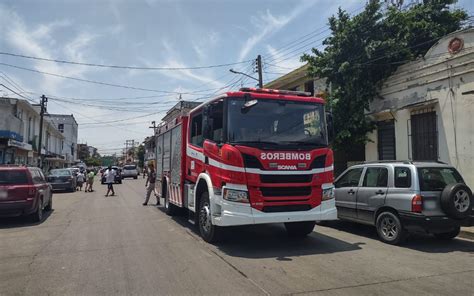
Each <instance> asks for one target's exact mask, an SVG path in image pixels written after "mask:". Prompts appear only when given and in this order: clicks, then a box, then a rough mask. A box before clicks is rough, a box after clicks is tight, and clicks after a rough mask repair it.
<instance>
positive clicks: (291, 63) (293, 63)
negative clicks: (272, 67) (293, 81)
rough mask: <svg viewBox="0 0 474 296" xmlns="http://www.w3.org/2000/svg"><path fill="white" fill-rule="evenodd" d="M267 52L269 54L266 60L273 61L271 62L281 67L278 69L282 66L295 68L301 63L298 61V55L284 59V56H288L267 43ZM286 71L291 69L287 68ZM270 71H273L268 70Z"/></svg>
mask: <svg viewBox="0 0 474 296" xmlns="http://www.w3.org/2000/svg"><path fill="white" fill-rule="evenodd" d="M267 52H268V54H269V57H268V60H271V61H274V62H272V63H274V64H278V66H280V67H281V68H280V69H282V68H290V69H296V68H298V67H300V66H301V65H302V64H303V63H301V61H300V56H299V55H298V56H295V57H292V58H290V59H287V60H285V59H286V58H288V56H285V55H282V54H281V52H278V50H276V49H275V48H274V47H272V46H271V45H267ZM280 59H281V61H280ZM286 71H288V72H289V71H291V70H289V69H287V70H286ZM270 72H275V71H270ZM277 72H282V71H281V70H279V71H277Z"/></svg>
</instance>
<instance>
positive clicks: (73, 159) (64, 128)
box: [47, 114, 79, 166]
mask: <svg viewBox="0 0 474 296" xmlns="http://www.w3.org/2000/svg"><path fill="white" fill-rule="evenodd" d="M47 117H48V118H49V120H50V121H51V122H52V123H53V124H54V125H55V126H56V129H57V130H58V131H59V132H60V133H62V134H63V136H64V143H62V145H61V148H62V151H61V154H62V155H64V157H65V164H66V165H67V166H72V165H73V164H75V163H77V162H78V157H77V134H78V128H79V126H78V124H77V121H76V119H75V118H74V115H72V114H71V115H64V114H47Z"/></svg>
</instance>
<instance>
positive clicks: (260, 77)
mask: <svg viewBox="0 0 474 296" xmlns="http://www.w3.org/2000/svg"><path fill="white" fill-rule="evenodd" d="M257 72H258V87H259V88H263V74H262V56H261V55H258V56H257Z"/></svg>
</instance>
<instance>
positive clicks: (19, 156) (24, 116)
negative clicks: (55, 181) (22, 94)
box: [0, 98, 64, 170]
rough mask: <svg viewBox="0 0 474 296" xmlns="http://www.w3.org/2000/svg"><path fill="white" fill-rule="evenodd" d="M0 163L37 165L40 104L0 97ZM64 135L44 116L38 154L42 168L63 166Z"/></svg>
mask: <svg viewBox="0 0 474 296" xmlns="http://www.w3.org/2000/svg"><path fill="white" fill-rule="evenodd" d="M0 115H1V116H0V164H25V165H31V166H33V165H34V166H36V165H38V163H39V162H38V155H39V154H38V151H39V147H38V146H39V132H40V106H39V105H31V104H30V103H29V102H28V101H26V100H22V99H16V98H0ZM63 143H64V136H63V135H62V134H61V133H60V132H59V131H58V130H57V129H56V126H55V124H54V123H53V122H51V121H50V120H49V119H48V118H47V117H46V116H45V118H44V120H43V137H42V144H41V146H42V147H41V153H42V155H43V158H44V163H43V164H42V165H41V166H42V167H43V169H44V170H48V169H49V168H50V167H63V166H64V156H63V155H62V150H61V147H62V145H63Z"/></svg>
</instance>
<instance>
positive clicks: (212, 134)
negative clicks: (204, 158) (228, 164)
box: [207, 101, 224, 143]
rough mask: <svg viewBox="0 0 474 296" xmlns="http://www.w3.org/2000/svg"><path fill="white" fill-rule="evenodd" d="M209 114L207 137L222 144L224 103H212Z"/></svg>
mask: <svg viewBox="0 0 474 296" xmlns="http://www.w3.org/2000/svg"><path fill="white" fill-rule="evenodd" d="M210 110H211V111H210V114H209V122H208V124H209V125H210V126H209V133H208V135H207V137H209V140H212V141H214V142H216V143H220V142H222V140H223V139H222V136H223V129H224V102H223V101H219V102H217V103H214V104H213V105H212V107H211V108H210Z"/></svg>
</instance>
